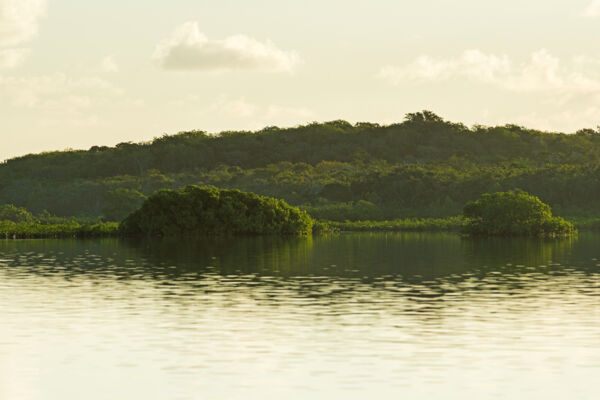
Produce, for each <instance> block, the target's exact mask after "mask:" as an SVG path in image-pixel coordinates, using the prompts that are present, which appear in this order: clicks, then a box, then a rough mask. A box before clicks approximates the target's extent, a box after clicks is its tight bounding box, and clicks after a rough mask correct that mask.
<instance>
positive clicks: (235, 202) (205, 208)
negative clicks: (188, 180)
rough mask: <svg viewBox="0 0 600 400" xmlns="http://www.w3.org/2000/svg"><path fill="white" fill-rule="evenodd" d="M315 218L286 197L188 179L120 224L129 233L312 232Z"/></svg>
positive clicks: (152, 198) (145, 204) (155, 196)
mask: <svg viewBox="0 0 600 400" xmlns="http://www.w3.org/2000/svg"><path fill="white" fill-rule="evenodd" d="M312 225H313V220H312V219H311V218H310V217H309V216H308V214H307V213H306V212H304V211H301V210H300V209H298V208H296V207H291V206H289V205H288V204H287V203H285V202H284V201H283V200H279V199H275V198H272V197H266V196H259V195H257V194H254V193H249V192H242V191H239V190H219V189H217V188H214V187H199V186H193V185H189V186H186V187H184V188H182V189H180V190H168V189H165V190H159V191H157V192H156V193H154V194H153V195H152V196H150V197H149V198H148V199H147V200H146V201H145V202H144V203H143V204H142V206H141V208H140V209H138V210H137V211H135V212H133V213H132V214H130V215H129V216H128V217H127V218H125V219H124V220H123V222H122V223H121V225H120V231H121V232H122V233H123V234H125V235H148V236H182V235H214V234H280V235H286V234H308V233H310V232H311V230H312Z"/></svg>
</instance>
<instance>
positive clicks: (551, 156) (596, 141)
mask: <svg viewBox="0 0 600 400" xmlns="http://www.w3.org/2000/svg"><path fill="white" fill-rule="evenodd" d="M598 132H600V130H595V129H591V128H587V129H582V130H580V131H579V134H573V135H569V134H563V133H549V132H542V131H538V130H533V129H527V128H524V127H520V126H517V125H503V126H492V127H486V126H479V125H476V126H473V127H470V128H469V127H466V126H465V125H464V124H461V123H455V122H449V121H446V120H444V119H443V118H441V117H440V116H438V115H436V114H434V113H433V112H431V111H427V110H425V111H421V112H416V113H411V114H408V115H407V116H406V118H405V119H404V120H403V121H402V122H399V123H393V124H388V125H380V124H374V123H366V122H360V123H356V124H351V123H349V122H346V121H341V120H337V121H329V122H323V123H312V124H308V125H304V126H296V127H291V128H278V127H266V128H264V129H262V130H259V131H256V132H247V131H228V132H221V133H220V134H208V133H206V132H204V131H189V132H182V133H179V134H176V135H164V136H161V137H157V138H155V139H154V140H152V141H148V142H142V143H130V142H125V143H120V144H118V145H117V146H114V147H107V146H94V147H92V148H91V149H89V150H88V151H84V150H68V151H55V152H47V153H41V154H32V155H26V156H23V157H17V158H13V159H10V160H7V161H5V162H4V163H0V205H1V204H14V205H15V206H17V207H25V208H26V209H28V210H30V211H31V212H33V213H34V214H39V213H40V212H42V211H43V210H45V209H46V210H48V211H49V212H50V213H51V214H53V215H57V216H60V217H68V216H86V217H103V218H104V219H105V220H113V221H119V220H120V219H121V218H122V217H123V216H124V215H127V214H129V213H130V212H132V211H133V210H135V209H136V208H137V207H138V206H139V204H140V203H141V201H143V200H144V198H145V197H147V196H150V195H151V194H152V193H154V191H156V190H159V189H176V188H180V187H183V186H185V185H189V184H193V185H199V186H208V185H211V186H215V187H218V188H220V189H240V190H243V191H251V192H255V193H258V194H260V195H265V196H271V197H276V198H281V199H284V200H285V201H286V202H287V203H288V204H291V205H294V206H300V207H302V208H303V209H305V210H308V211H309V212H310V213H311V215H313V216H318V217H319V218H324V219H335V220H339V221H345V220H346V219H348V220H361V219H392V218H407V217H433V218H437V217H446V216H452V215H458V214H460V213H461V210H462V207H463V205H464V204H465V203H467V202H470V201H474V200H476V199H477V198H478V197H479V196H481V195H482V194H483V193H494V192H498V191H508V190H512V189H515V188H521V189H523V190H525V191H527V192H529V193H532V194H534V195H536V196H539V197H540V198H543V199H544V201H546V202H547V203H548V204H549V205H550V206H552V208H553V210H555V211H556V212H559V213H560V214H562V215H569V216H586V215H600V203H599V202H597V201H596V199H598V198H600V185H598V184H597V182H598V181H600V134H598Z"/></svg>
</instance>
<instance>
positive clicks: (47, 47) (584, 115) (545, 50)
mask: <svg viewBox="0 0 600 400" xmlns="http://www.w3.org/2000/svg"><path fill="white" fill-rule="evenodd" d="M598 33H600V0H560V1H559V0H527V2H524V1H523V0H485V1H482V0H369V1H363V0H361V1H358V0H318V1H317V0H302V1H296V0H252V1H249V0H214V1H209V0H170V1H167V0H118V1H117V0H103V1H96V2H90V1H81V0H0V160H4V159H7V158H11V157H14V156H19V155H23V154H28V153H37V152H41V151H51V150H64V149H67V148H74V149H87V148H89V147H91V146H93V145H115V144H117V143H120V142H127V141H133V142H138V141H146V140H151V139H152V138H154V137H157V136H162V135H163V134H174V133H177V132H180V131H185V130H192V129H198V130H203V131H208V132H219V131H224V130H240V129H244V130H258V129H261V128H263V127H265V126H272V125H276V126H282V127H284V126H295V125H298V124H305V123H309V122H312V121H329V120H335V119H345V120H347V121H350V122H359V121H369V122H378V123H383V124H388V123H393V122H399V121H402V120H403V118H404V115H405V114H406V113H409V112H415V111H419V110H424V109H427V110H431V111H433V112H435V113H436V114H438V115H440V116H442V117H443V118H445V119H447V120H451V121H456V122H463V123H466V124H467V125H473V124H483V125H496V124H507V123H511V124H519V125H524V126H527V127H531V128H536V129H542V130H550V131H562V132H567V133H570V132H574V131H576V130H578V129H581V128H595V127H596V126H597V125H599V124H600V41H599V40H598V37H599V35H598Z"/></svg>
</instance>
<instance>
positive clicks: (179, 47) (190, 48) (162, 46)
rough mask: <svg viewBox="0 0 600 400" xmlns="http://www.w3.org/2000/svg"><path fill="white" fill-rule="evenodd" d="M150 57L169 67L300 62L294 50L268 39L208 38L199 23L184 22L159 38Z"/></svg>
mask: <svg viewBox="0 0 600 400" xmlns="http://www.w3.org/2000/svg"><path fill="white" fill-rule="evenodd" d="M153 58H154V59H155V60H156V61H157V62H158V63H159V65H160V66H161V67H162V68H164V69H169V70H203V71H222V70H262V71H287V72H289V71H292V70H293V69H294V67H295V66H296V65H297V64H298V62H299V57H298V55H297V54H296V52H294V51H284V50H280V49H278V48H277V47H276V46H275V45H274V44H273V43H272V42H271V41H266V42H264V43H263V42H259V41H258V40H256V39H253V38H251V37H248V36H245V35H234V36H230V37H227V38H225V39H222V40H211V39H208V38H207V37H206V36H205V35H204V34H203V33H201V32H200V30H199V28H198V23H196V22H187V23H184V24H183V25H181V26H179V27H178V28H177V29H176V30H175V31H174V32H173V35H172V36H171V37H170V38H168V39H165V40H163V41H161V42H160V43H159V44H158V45H157V46H156V49H155V51H154V55H153Z"/></svg>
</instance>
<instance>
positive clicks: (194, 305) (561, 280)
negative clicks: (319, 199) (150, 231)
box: [0, 233, 600, 400]
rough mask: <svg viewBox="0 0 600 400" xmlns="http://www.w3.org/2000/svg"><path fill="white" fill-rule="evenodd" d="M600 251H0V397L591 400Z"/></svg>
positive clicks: (110, 244) (398, 237) (228, 246)
mask: <svg viewBox="0 0 600 400" xmlns="http://www.w3.org/2000/svg"><path fill="white" fill-rule="evenodd" d="M599 244H600V236H599V235H594V234H582V235H580V236H579V237H578V238H573V239H561V240H540V239H497V238H496V239H471V238H464V237H461V236H458V235H451V234H381V233H380V234H347V235H331V236H315V237H313V238H268V237H259V238H212V239H206V240H200V241H199V240H193V241H192V240H188V241H186V240H178V241H169V240H159V241H121V240H112V239H110V240H93V241H77V240H72V241H69V240H30V241H27V240H23V241H0V315H2V316H3V319H2V324H0V398H7V399H13V398H14V399H36V400H37V399H45V398H61V399H79V398H91V399H105V398H144V399H171V398H172V399H175V398H181V399H196V398H211V399H220V398H245V399H248V398H261V399H263V398H286V399H288V398H289V399H305V398H307V397H311V398H322V399H331V398H340V397H343V398H350V399H351V398H367V397H369V398H371V397H373V398H392V397H394V398H396V397H405V398H410V399H431V398H444V399H453V398H456V399H464V398H471V397H473V398H495V397H506V398H528V399H529V398H544V399H551V398H567V397H568V398H595V397H597V396H596V395H598V393H597V389H595V387H593V386H591V385H589V382H591V381H592V380H593V379H595V377H596V376H597V373H598V372H600V340H599V339H598V338H599V337H600V303H599V301H600V298H599V296H600V267H599V265H600V261H599V260H600V246H599Z"/></svg>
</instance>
